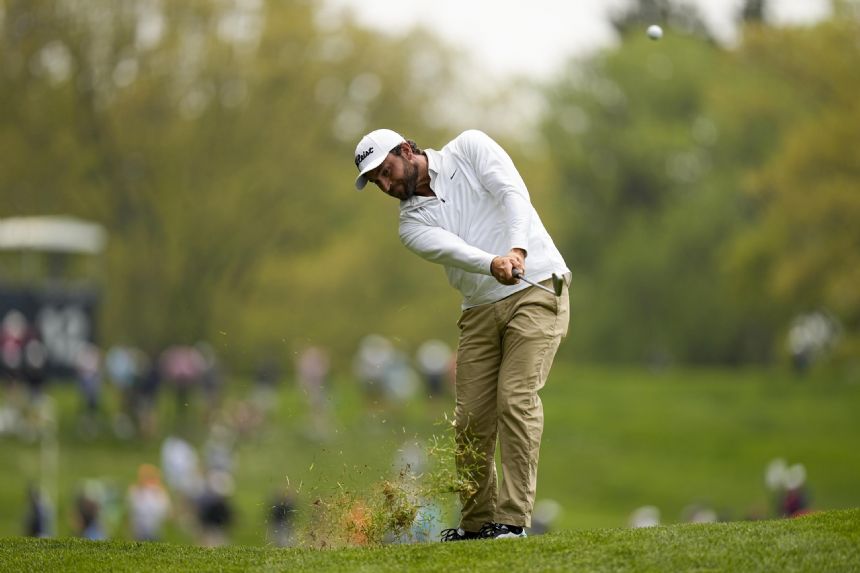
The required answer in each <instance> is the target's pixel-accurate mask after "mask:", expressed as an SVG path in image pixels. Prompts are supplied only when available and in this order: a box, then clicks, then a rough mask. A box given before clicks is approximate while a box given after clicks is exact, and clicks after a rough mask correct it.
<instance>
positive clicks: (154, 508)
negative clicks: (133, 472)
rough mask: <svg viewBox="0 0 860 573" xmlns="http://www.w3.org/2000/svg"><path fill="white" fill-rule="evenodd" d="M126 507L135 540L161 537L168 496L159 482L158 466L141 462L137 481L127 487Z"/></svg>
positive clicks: (166, 512)
mask: <svg viewBox="0 0 860 573" xmlns="http://www.w3.org/2000/svg"><path fill="white" fill-rule="evenodd" d="M128 508H129V516H130V519H131V531H132V536H133V537H134V539H135V540H136V541H157V540H159V539H161V530H162V527H163V526H164V521H165V520H166V519H167V517H168V515H169V514H170V497H169V496H168V495H167V491H166V490H165V489H164V486H163V485H162V483H161V474H160V472H159V471H158V468H157V467H155V466H153V465H151V464H141V466H140V467H139V468H138V469H137V483H135V484H132V486H131V487H129V489H128Z"/></svg>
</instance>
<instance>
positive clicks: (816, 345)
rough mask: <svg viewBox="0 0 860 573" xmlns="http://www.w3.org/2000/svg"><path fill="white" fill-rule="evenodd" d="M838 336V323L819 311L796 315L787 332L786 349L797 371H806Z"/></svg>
mask: <svg viewBox="0 0 860 573" xmlns="http://www.w3.org/2000/svg"><path fill="white" fill-rule="evenodd" d="M838 336H839V325H838V324H837V323H836V321H835V320H834V319H832V318H831V317H829V316H828V315H826V314H824V313H821V312H812V313H809V314H801V315H799V316H797V317H796V318H795V319H794V320H793V321H792V323H791V328H790V329H789V332H788V350H789V352H790V353H791V362H792V365H793V366H794V370H795V371H796V372H798V373H801V374H802V373H804V372H806V371H807V370H808V369H809V367H810V366H811V365H812V363H813V362H814V361H815V360H817V359H818V358H820V357H821V356H822V355H823V354H824V353H825V352H827V350H829V349H830V348H831V347H832V345H833V343H834V341H835V340H836V339H837V338H838Z"/></svg>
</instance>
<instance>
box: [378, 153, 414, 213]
mask: <svg viewBox="0 0 860 573" xmlns="http://www.w3.org/2000/svg"><path fill="white" fill-rule="evenodd" d="M407 157H409V158H411V157H412V154H411V153H408V152H406V151H404V150H403V149H402V148H401V154H400V155H395V154H394V153H389V154H388V156H386V158H385V160H384V161H383V162H382V163H380V164H379V167H377V168H375V169H373V170H371V171H370V172H369V173H368V174H367V180H368V181H370V182H371V183H374V184H376V186H377V187H379V188H380V189H381V190H382V192H383V193H385V194H386V195H390V196H391V197H394V198H395V199H400V200H401V201H404V200H406V199H409V198H410V197H412V196H413V195H415V190H416V189H417V187H418V168H417V167H416V166H415V165H413V164H412V162H411V161H410V160H409V159H407Z"/></svg>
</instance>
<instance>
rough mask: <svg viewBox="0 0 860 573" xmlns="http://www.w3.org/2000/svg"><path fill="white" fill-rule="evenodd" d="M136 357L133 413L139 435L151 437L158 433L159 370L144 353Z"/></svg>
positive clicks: (155, 363)
mask: <svg viewBox="0 0 860 573" xmlns="http://www.w3.org/2000/svg"><path fill="white" fill-rule="evenodd" d="M136 359H137V367H136V371H137V377H136V380H135V391H134V413H135V417H136V418H137V427H138V430H139V431H140V434H141V436H143V437H144V438H153V437H155V435H156V434H157V433H158V411H157V408H156V404H157V403H158V390H159V389H160V388H161V371H160V370H159V368H158V363H157V362H156V361H154V360H152V359H150V357H149V356H148V355H147V354H146V353H144V352H139V353H138V354H137V355H136Z"/></svg>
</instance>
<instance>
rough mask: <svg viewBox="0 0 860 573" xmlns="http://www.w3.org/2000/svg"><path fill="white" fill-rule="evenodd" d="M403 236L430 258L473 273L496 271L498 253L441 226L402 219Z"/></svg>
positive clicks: (411, 246)
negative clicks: (494, 262)
mask: <svg viewBox="0 0 860 573" xmlns="http://www.w3.org/2000/svg"><path fill="white" fill-rule="evenodd" d="M400 240H401V242H403V244H404V245H405V246H406V248H408V249H409V250H410V251H412V252H413V253H415V254H417V255H419V256H420V257H423V258H425V259H427V260H428V261H430V262H433V263H439V264H442V265H446V266H449V267H457V268H460V269H463V270H464V271H468V272H470V273H478V274H482V275H489V274H493V275H494V273H492V272H491V270H490V265H491V263H492V262H493V259H494V258H496V255H493V254H491V253H488V252H486V251H484V250H483V249H479V248H478V247H474V246H472V245H470V244H468V243H467V242H466V241H464V240H463V239H461V238H460V237H458V236H457V235H455V234H454V233H451V232H450V231H446V230H445V229H442V228H441V227H434V226H430V225H425V224H423V223H420V222H418V221H414V220H401V221H400ZM494 276H495V275H494Z"/></svg>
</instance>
